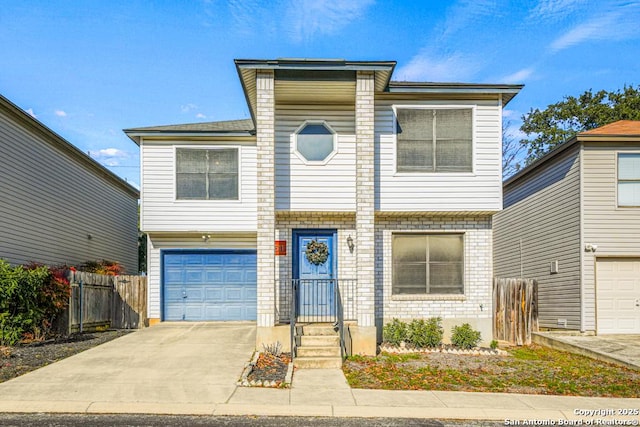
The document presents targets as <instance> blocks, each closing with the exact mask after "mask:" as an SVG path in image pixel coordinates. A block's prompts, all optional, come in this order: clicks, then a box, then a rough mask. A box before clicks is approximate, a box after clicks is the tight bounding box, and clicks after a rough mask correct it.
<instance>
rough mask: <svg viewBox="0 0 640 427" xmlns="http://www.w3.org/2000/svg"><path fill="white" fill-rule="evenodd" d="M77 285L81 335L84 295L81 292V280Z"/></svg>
mask: <svg viewBox="0 0 640 427" xmlns="http://www.w3.org/2000/svg"><path fill="white" fill-rule="evenodd" d="M78 285H79V291H80V304H79V305H80V333H82V323H83V320H84V319H83V318H84V311H83V309H84V293H83V290H82V279H80V283H78Z"/></svg>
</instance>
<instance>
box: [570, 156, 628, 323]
mask: <svg viewBox="0 0 640 427" xmlns="http://www.w3.org/2000/svg"><path fill="white" fill-rule="evenodd" d="M620 152H635V153H639V152H640V144H638V143H635V144H634V143H629V144H618V145H614V144H612V143H606V144H595V143H594V144H587V143H585V148H584V151H583V162H584V173H583V180H584V181H583V186H582V188H583V201H584V213H583V233H584V239H583V241H584V243H585V244H587V243H590V244H592V245H597V246H598V249H597V250H596V252H595V253H593V252H585V253H584V255H583V262H584V268H583V285H584V294H585V327H586V329H588V330H595V328H596V316H595V313H596V300H595V295H596V286H597V284H596V283H595V258H596V257H598V258H600V257H607V256H636V257H638V256H640V208H618V207H617V201H616V194H617V169H618V167H617V153H620Z"/></svg>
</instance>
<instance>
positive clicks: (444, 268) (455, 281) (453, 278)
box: [429, 262, 464, 294]
mask: <svg viewBox="0 0 640 427" xmlns="http://www.w3.org/2000/svg"><path fill="white" fill-rule="evenodd" d="M462 277H463V272H462V263H461V262H460V263H430V264H429V293H431V294H461V293H463V290H464V286H463V279H462Z"/></svg>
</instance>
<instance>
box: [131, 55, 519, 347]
mask: <svg viewBox="0 0 640 427" xmlns="http://www.w3.org/2000/svg"><path fill="white" fill-rule="evenodd" d="M236 67H237V71H238V74H239V77H240V80H241V83H242V88H243V90H244V94H245V97H246V99H247V102H248V105H249V110H250V113H251V119H246V120H237V121H227V122H212V123H198V124H186V125H175V126H159V127H146V128H137V129H128V130H125V132H126V133H127V135H129V137H131V138H132V139H133V140H134V141H136V142H137V143H138V144H139V145H140V149H141V161H142V198H141V200H142V214H141V215H142V216H141V224H142V225H141V226H142V229H143V231H145V232H146V233H148V237H149V240H148V248H149V249H148V268H149V272H148V273H149V279H148V280H149V317H150V318H152V319H151V323H154V322H157V321H161V320H241V319H244V320H256V321H257V326H258V335H257V345H258V346H260V344H261V343H272V342H274V341H275V340H276V339H278V340H280V341H281V342H284V343H288V338H287V336H288V334H289V326H288V325H286V324H287V323H289V320H290V316H291V314H290V313H291V308H292V300H293V298H292V284H294V283H295V284H296V285H297V292H298V295H297V301H298V304H297V305H295V308H297V309H298V312H297V314H298V316H299V317H298V318H297V319H296V320H301V319H302V320H310V321H314V320H326V319H327V317H331V316H333V315H335V314H336V313H335V311H336V310H338V311H340V313H343V314H344V316H343V317H344V320H346V321H349V330H348V335H349V337H350V339H351V343H352V349H353V351H354V352H355V353H367V354H371V353H375V349H376V342H377V341H378V340H379V339H380V337H381V331H382V325H383V323H384V322H387V321H389V320H391V319H392V318H401V319H404V320H410V319H414V318H428V317H431V316H441V317H442V318H443V319H444V322H445V325H446V326H447V332H448V330H449V329H450V325H452V324H461V323H462V322H470V323H471V324H472V325H474V326H475V327H476V328H479V329H480V330H481V331H482V333H483V336H484V337H485V339H488V340H490V339H491V335H492V332H491V330H492V310H491V305H492V303H491V284H492V278H493V264H492V226H491V224H492V216H493V215H494V214H495V213H496V212H498V211H499V210H500V209H501V208H502V182H501V172H502V171H501V143H502V133H501V124H502V108H503V107H504V105H506V104H507V103H508V102H509V101H510V100H511V98H513V97H514V96H515V95H516V94H517V93H518V92H519V90H520V89H521V87H522V86H520V85H491V84H458V83H452V84H448V83H423V82H420V83H411V82H393V81H390V78H391V74H392V72H393V69H394V67H395V62H383V61H371V62H369V61H344V60H312V59H311V60H310V59H301V60H296V59H292V60H288V59H279V60H236ZM214 95H215V94H212V96H214ZM274 246H275V248H274ZM308 254H309V255H310V256H308ZM336 286H337V288H339V290H340V293H339V294H338V295H339V296H336V294H334V292H335V291H336V289H337V288H336ZM336 298H339V299H338V300H336ZM336 302H341V303H342V307H340V306H339V305H340V304H338V305H336ZM282 324H285V325H284V326H281V325H282Z"/></svg>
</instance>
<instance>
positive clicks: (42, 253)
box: [0, 108, 138, 274]
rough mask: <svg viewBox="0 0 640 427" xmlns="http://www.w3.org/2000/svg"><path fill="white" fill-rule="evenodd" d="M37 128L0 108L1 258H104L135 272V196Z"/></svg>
mask: <svg viewBox="0 0 640 427" xmlns="http://www.w3.org/2000/svg"><path fill="white" fill-rule="evenodd" d="M40 127H41V125H39V124H30V123H29V119H26V120H25V119H22V118H21V117H19V114H15V113H14V112H7V111H5V110H4V109H1V108H0V200H1V201H2V202H1V203H0V222H1V224H2V233H0V258H3V259H5V260H7V261H9V262H10V263H12V264H24V263H29V262H32V261H33V262H39V263H43V264H48V265H56V264H69V265H77V264H81V263H83V262H85V261H88V260H97V259H109V260H114V261H118V262H120V263H121V264H122V265H123V266H124V267H125V269H126V271H127V272H128V273H133V274H135V273H136V272H137V270H138V249H137V197H136V196H134V195H133V193H132V190H130V191H126V190H125V188H124V186H123V185H121V184H120V185H119V184H117V183H115V182H114V179H113V177H112V178H108V177H106V176H105V174H106V171H98V170H96V166H93V167H87V165H86V160H85V161H82V160H79V159H78V153H73V149H71V150H69V149H66V150H65V149H63V148H60V142H59V141H58V142H55V143H52V140H51V139H50V137H49V136H48V135H46V132H42V131H40ZM97 168H98V169H99V167H97ZM89 235H91V239H89V238H88V236H89Z"/></svg>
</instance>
